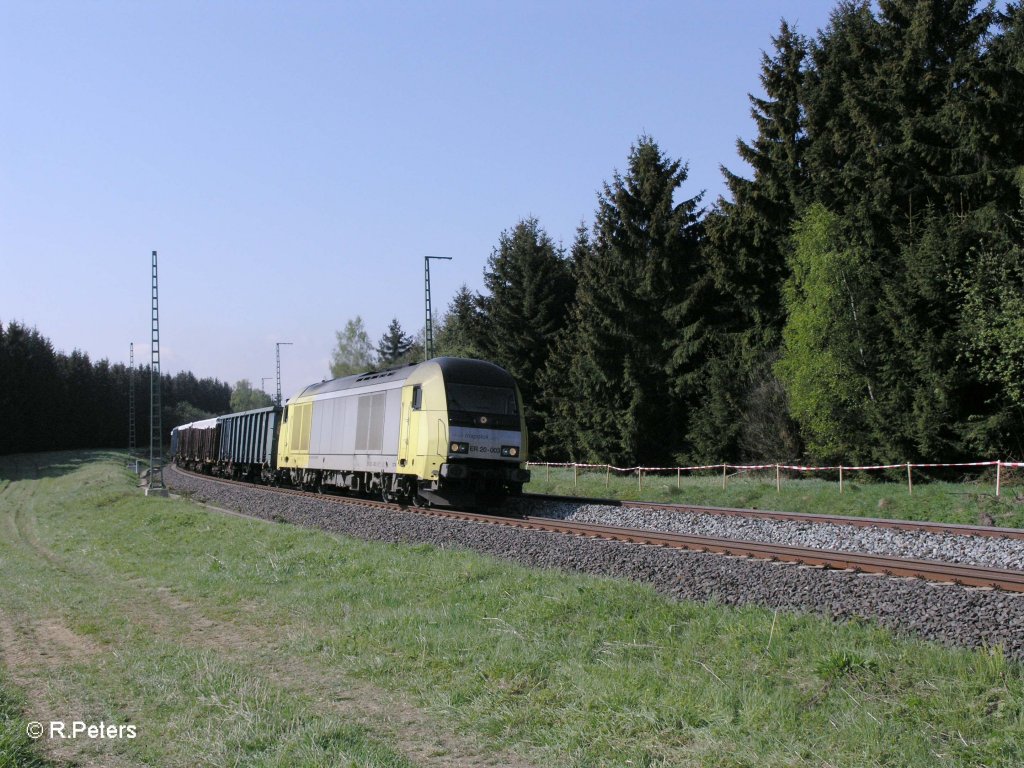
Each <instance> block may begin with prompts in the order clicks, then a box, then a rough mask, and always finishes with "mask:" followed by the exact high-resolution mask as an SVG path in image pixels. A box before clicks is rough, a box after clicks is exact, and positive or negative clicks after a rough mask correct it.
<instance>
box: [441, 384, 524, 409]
mask: <svg viewBox="0 0 1024 768" xmlns="http://www.w3.org/2000/svg"><path fill="white" fill-rule="evenodd" d="M445 391H446V392H447V394H448V410H449V411H458V412H462V413H481V414H487V415H489V416H518V415H519V408H518V406H517V405H516V393H515V390H514V389H512V388H511V387H485V386H481V385H479V384H456V383H449V384H448V385H447V386H446V387H445Z"/></svg>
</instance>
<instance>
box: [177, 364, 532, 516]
mask: <svg viewBox="0 0 1024 768" xmlns="http://www.w3.org/2000/svg"><path fill="white" fill-rule="evenodd" d="M250 413H251V414H253V415H252V416H251V417H250V418H258V419H259V420H260V421H261V422H269V423H272V424H273V426H274V427H275V430H274V432H275V434H274V435H273V436H272V437H269V438H268V435H267V433H266V432H265V431H263V432H260V433H259V434H256V435H255V436H256V437H257V438H258V439H259V440H260V443H259V449H260V450H259V451H252V450H249V451H247V452H246V454H245V456H244V457H242V456H241V455H239V456H238V457H236V456H235V455H234V454H235V453H238V452H239V451H240V450H241V449H242V447H243V446H240V447H239V449H238V450H236V449H228V450H224V448H225V447H224V446H223V445H221V446H218V447H217V450H218V451H219V452H218V453H217V456H216V460H215V461H213V462H212V469H213V471H217V472H218V473H230V474H234V475H240V476H246V477H250V478H262V479H263V480H272V481H276V482H284V483H288V484H292V485H295V486H298V487H302V488H308V489H322V490H327V489H336V490H339V491H343V492H346V491H347V492H356V493H364V494H372V495H379V496H382V497H384V498H386V499H391V500H403V501H413V500H415V501H417V502H419V503H432V504H440V505H471V504H475V503H479V502H480V501H483V500H487V499H490V498H497V497H501V496H507V495H516V494H518V493H520V492H521V491H522V487H523V483H524V482H527V481H528V480H529V477H530V474H529V471H528V470H527V469H526V457H527V435H526V425H525V420H524V417H523V404H522V397H521V395H520V394H519V388H518V387H517V386H516V383H515V381H514V380H513V378H512V376H511V375H509V373H508V372H507V371H505V370H504V369H502V368H500V367H498V366H497V365H494V364H493V363H488V362H484V361H482V360H468V359H462V358H450V357H441V358H436V359H433V360H428V361H426V362H424V363H419V364H414V365H408V366H405V367H402V368H394V369H389V370H384V371H371V372H368V373H363V374H359V375H356V376H347V377H344V378H340V379H332V380H330V381H324V382H321V383H319V384H313V385H312V386H309V387H306V388H305V389H303V390H302V391H301V392H300V393H299V394H298V395H297V396H295V397H294V398H292V400H290V401H289V402H288V404H287V405H286V406H285V408H284V409H283V412H281V413H280V416H279V418H277V414H276V409H263V410H261V411H259V412H250ZM234 416H237V415H230V416H223V417H219V419H218V421H221V420H223V421H224V423H225V424H227V422H228V420H230V419H232V418H233V417H234ZM197 426H198V424H197ZM202 426H203V427H205V428H209V424H207V423H205V422H204V423H203V425H202ZM192 427H193V425H191V424H186V425H182V426H181V427H176V428H175V430H174V431H173V433H172V452H174V454H175V460H176V461H179V459H180V458H184V459H185V460H186V463H187V462H188V457H185V456H182V457H179V449H178V446H186V445H191V444H194V443H195V440H192V439H190V437H191V436H190V429H191V428H192ZM271 447H273V448H272V450H273V453H269V452H268V449H270V448H271ZM254 456H262V457H263V458H261V459H260V460H259V461H260V462H261V463H260V465H259V466H257V465H255V464H253V463H251V462H252V460H253V457H254ZM239 459H244V460H242V461H239ZM247 462H249V463H247ZM204 466H206V467H209V466H210V463H209V462H207V463H205V464H204Z"/></svg>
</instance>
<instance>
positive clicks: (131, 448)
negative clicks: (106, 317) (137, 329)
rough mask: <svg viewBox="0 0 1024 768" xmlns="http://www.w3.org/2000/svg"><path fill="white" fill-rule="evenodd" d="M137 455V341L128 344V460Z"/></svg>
mask: <svg viewBox="0 0 1024 768" xmlns="http://www.w3.org/2000/svg"><path fill="white" fill-rule="evenodd" d="M134 456H135V342H134V341H133V342H131V343H129V344H128V461H131V460H132V458H134Z"/></svg>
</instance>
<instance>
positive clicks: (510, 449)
mask: <svg viewBox="0 0 1024 768" xmlns="http://www.w3.org/2000/svg"><path fill="white" fill-rule="evenodd" d="M501 455H502V456H509V457H511V458H515V457H516V456H518V455H519V448H518V447H517V446H515V445H503V446H501Z"/></svg>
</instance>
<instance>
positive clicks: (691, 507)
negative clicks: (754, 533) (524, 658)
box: [520, 493, 1024, 539]
mask: <svg viewBox="0 0 1024 768" xmlns="http://www.w3.org/2000/svg"><path fill="white" fill-rule="evenodd" d="M520 498H523V499H529V500H534V501H550V502H557V503H564V504H600V505H604V506H611V507H623V508H625V509H661V510H665V511H668V512H691V513H694V514H703V515H723V516H729V517H747V518H751V519H754V520H783V521H788V522H796V523H815V524H818V523H831V524H832V525H850V526H854V527H858V528H891V529H896V530H901V531H913V532H917V533H943V534H947V535H950V536H988V537H1002V538H1007V539H1024V529H1022V528H999V527H996V526H987V525H960V524H957V523H933V522H929V521H927V520H892V519H888V518H884V517H854V516H851V515H820V514H815V513H813V512H777V511H775V510H769V509H743V508H739V507H707V506H701V505H697V504H671V503H666V502H647V501H624V500H622V499H591V498H586V497H583V496H554V495H551V494H546V493H524V494H523V495H522V496H521V497H520Z"/></svg>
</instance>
